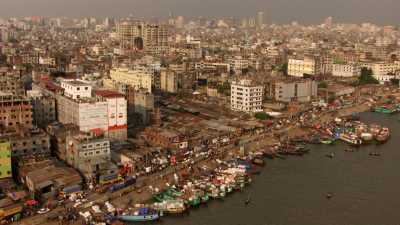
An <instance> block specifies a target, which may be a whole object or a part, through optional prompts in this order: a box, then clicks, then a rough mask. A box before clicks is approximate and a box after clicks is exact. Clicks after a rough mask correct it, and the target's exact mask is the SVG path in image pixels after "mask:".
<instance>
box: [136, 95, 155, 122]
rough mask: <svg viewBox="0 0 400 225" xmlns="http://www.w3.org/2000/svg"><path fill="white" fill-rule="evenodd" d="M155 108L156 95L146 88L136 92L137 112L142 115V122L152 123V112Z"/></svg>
mask: <svg viewBox="0 0 400 225" xmlns="http://www.w3.org/2000/svg"><path fill="white" fill-rule="evenodd" d="M153 110H154V95H153V94H151V93H148V92H146V91H145V90H138V91H136V92H135V113H137V114H139V115H140V118H141V122H142V124H144V125H146V124H149V123H150V119H151V118H150V117H151V113H152V112H153Z"/></svg>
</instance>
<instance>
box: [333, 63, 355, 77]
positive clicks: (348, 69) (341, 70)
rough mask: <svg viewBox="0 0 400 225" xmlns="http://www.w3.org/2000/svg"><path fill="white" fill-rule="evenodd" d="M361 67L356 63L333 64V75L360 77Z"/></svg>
mask: <svg viewBox="0 0 400 225" xmlns="http://www.w3.org/2000/svg"><path fill="white" fill-rule="evenodd" d="M360 75H361V68H360V67H359V66H358V65H356V64H333V66H332V76H335V77H358V76H360Z"/></svg>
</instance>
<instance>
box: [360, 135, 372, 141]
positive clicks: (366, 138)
mask: <svg viewBox="0 0 400 225" xmlns="http://www.w3.org/2000/svg"><path fill="white" fill-rule="evenodd" d="M361 139H362V140H363V141H372V140H373V139H374V135H373V134H371V133H361Z"/></svg>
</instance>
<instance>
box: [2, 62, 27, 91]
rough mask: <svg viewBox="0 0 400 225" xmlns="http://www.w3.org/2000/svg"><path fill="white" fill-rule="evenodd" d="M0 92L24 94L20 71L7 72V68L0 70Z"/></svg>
mask: <svg viewBox="0 0 400 225" xmlns="http://www.w3.org/2000/svg"><path fill="white" fill-rule="evenodd" d="M0 92H6V93H12V94H13V95H23V94H24V93H25V88H24V85H23V82H22V79H21V73H20V71H14V70H9V69H8V68H7V67H3V68H0Z"/></svg>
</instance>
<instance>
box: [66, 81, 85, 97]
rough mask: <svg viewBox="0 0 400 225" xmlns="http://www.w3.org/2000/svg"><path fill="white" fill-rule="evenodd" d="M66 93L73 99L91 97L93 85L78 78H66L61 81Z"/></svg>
mask: <svg viewBox="0 0 400 225" xmlns="http://www.w3.org/2000/svg"><path fill="white" fill-rule="evenodd" d="M61 87H62V88H64V95H65V96H67V97H69V98H72V99H80V98H91V97H92V86H91V85H89V84H86V83H84V82H82V81H78V80H64V81H62V82H61Z"/></svg>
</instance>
